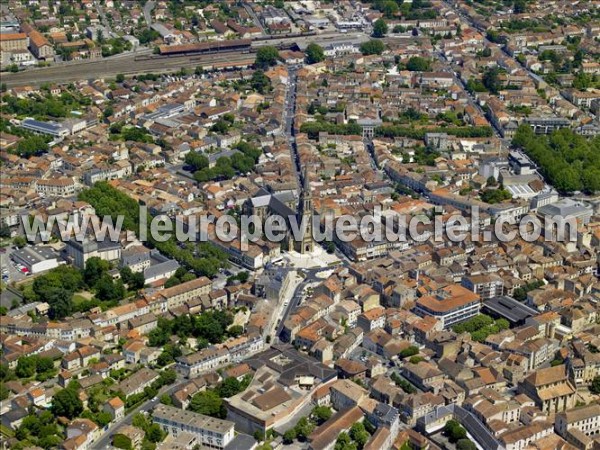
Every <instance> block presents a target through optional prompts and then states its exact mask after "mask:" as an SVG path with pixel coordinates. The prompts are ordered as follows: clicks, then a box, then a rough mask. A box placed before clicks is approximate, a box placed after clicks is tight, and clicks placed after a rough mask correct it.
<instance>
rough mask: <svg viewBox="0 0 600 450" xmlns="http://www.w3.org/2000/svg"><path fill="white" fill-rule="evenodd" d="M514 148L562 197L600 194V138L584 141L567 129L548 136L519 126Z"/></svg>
mask: <svg viewBox="0 0 600 450" xmlns="http://www.w3.org/2000/svg"><path fill="white" fill-rule="evenodd" d="M513 145H515V146H518V147H520V148H522V149H523V150H524V151H525V153H526V154H527V155H528V156H529V157H531V159H533V161H535V162H536V163H537V164H538V165H539V166H540V170H541V172H542V174H543V175H544V177H545V178H546V179H547V180H548V182H549V183H550V184H552V185H553V186H554V187H555V188H556V189H557V190H558V191H559V192H561V193H566V194H568V193H573V192H576V191H585V192H588V193H594V192H599V191H600V152H599V151H598V149H599V148H600V136H596V137H594V138H589V139H588V138H586V137H584V136H580V135H578V134H576V133H575V132H573V131H572V130H570V129H568V128H563V129H560V130H557V131H555V132H553V133H552V134H550V135H547V136H540V135H536V134H535V133H534V132H533V130H532V129H531V127H529V126H528V125H521V126H520V127H519V128H518V130H517V132H516V134H515V137H514V139H513Z"/></svg>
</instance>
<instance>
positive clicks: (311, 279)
mask: <svg viewBox="0 0 600 450" xmlns="http://www.w3.org/2000/svg"><path fill="white" fill-rule="evenodd" d="M324 270H328V269H323V268H322V267H319V268H316V269H305V270H302V272H304V274H305V275H306V276H305V278H304V279H303V280H302V282H301V283H300V284H299V285H298V286H296V289H295V290H294V295H293V296H292V299H291V300H290V303H289V304H288V306H287V307H286V308H285V310H284V312H283V315H282V316H281V321H280V323H279V325H278V326H277V332H276V333H275V337H277V338H279V337H280V336H281V331H282V330H283V324H284V323H285V321H286V320H287V318H288V316H289V315H290V313H291V312H292V311H293V310H294V309H296V308H297V307H298V306H299V305H300V302H301V301H302V298H303V297H304V295H303V291H304V289H306V288H307V287H308V286H309V285H310V284H313V283H318V282H320V281H323V280H322V279H320V278H318V277H317V274H318V273H319V272H322V271H324Z"/></svg>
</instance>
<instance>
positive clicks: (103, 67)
mask: <svg viewBox="0 0 600 450" xmlns="http://www.w3.org/2000/svg"><path fill="white" fill-rule="evenodd" d="M136 58H140V57H138V56H132V57H130V58H122V59H119V60H109V59H104V60H98V61H89V62H86V63H82V64H78V65H72V66H54V67H47V68H43V69H32V70H27V71H23V72H18V73H11V74H2V82H3V83H6V86H7V87H9V88H11V87H15V86H24V85H30V86H39V85H41V84H43V83H69V82H72V81H80V80H89V79H97V78H109V77H114V76H116V75H117V74H119V73H122V74H123V75H137V74H142V73H168V72H175V71H176V70H178V69H181V68H182V67H185V68H195V67H196V66H202V67H204V68H206V69H210V68H216V67H222V68H227V67H229V66H232V67H233V66H235V65H240V66H241V65H246V64H248V65H250V64H252V63H254V59H255V57H254V55H251V54H248V53H239V52H237V53H236V52H228V53H217V54H206V55H198V54H194V55H177V56H169V57H161V58H148V59H143V57H141V58H142V59H137V60H136Z"/></svg>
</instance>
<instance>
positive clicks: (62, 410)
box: [51, 388, 83, 419]
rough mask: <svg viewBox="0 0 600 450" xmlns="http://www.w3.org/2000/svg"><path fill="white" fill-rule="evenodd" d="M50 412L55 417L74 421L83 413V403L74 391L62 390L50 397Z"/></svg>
mask: <svg viewBox="0 0 600 450" xmlns="http://www.w3.org/2000/svg"><path fill="white" fill-rule="evenodd" d="M51 411H52V413H53V414H54V415H55V416H56V417H59V416H64V417H66V418H68V419H74V418H75V417H77V416H78V415H79V414H81V413H82V412H83V403H82V402H81V400H80V399H79V395H78V394H77V391H76V390H75V389H69V388H67V389H62V390H60V391H58V392H57V393H56V394H54V397H52V408H51Z"/></svg>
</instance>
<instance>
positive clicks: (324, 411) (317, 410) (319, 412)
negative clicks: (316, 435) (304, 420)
mask: <svg viewBox="0 0 600 450" xmlns="http://www.w3.org/2000/svg"><path fill="white" fill-rule="evenodd" d="M332 415H333V412H332V411H331V408H330V407H328V406H315V407H314V408H313V410H312V412H311V417H313V418H314V419H315V421H316V422H317V425H321V424H323V423H324V422H326V421H328V420H329V419H330V418H331V416H332Z"/></svg>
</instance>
